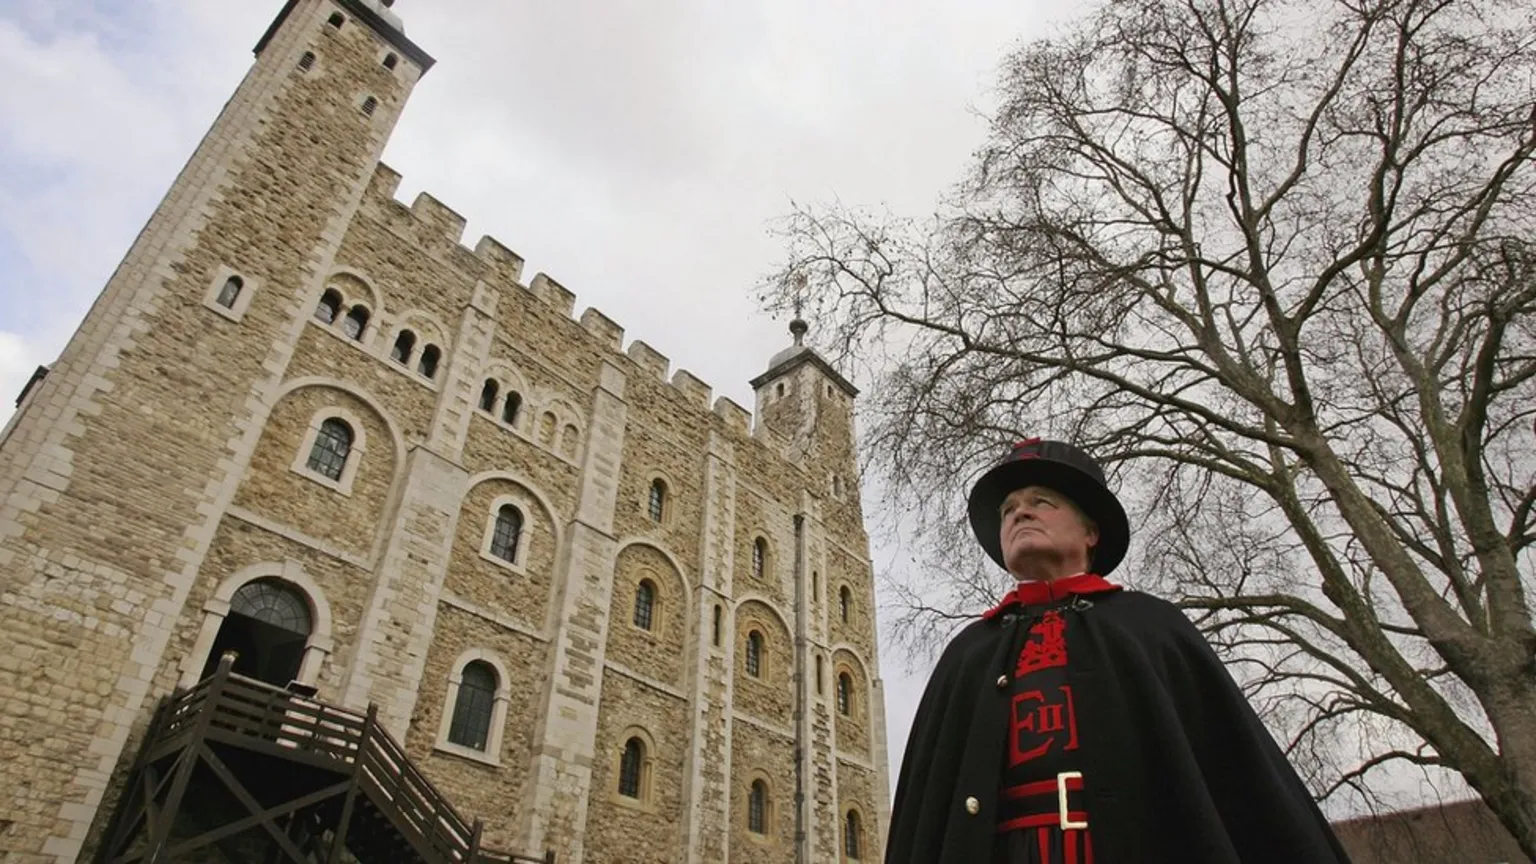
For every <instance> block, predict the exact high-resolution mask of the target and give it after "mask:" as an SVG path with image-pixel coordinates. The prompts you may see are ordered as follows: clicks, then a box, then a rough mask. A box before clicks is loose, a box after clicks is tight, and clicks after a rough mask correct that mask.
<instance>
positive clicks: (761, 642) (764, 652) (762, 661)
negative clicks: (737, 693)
mask: <svg viewBox="0 0 1536 864" xmlns="http://www.w3.org/2000/svg"><path fill="white" fill-rule="evenodd" d="M742 629H743V630H746V631H747V634H746V635H745V636H743V637H742V640H741V674H743V675H745V676H747V677H748V678H751V679H752V680H754V681H766V680H767V679H768V636H767V635H766V634H765V633H764V632H763V631H764V630H766V629H768V628H766V627H764V626H763V625H762V624H760V623H758V622H756V621H749V622H746V625H745V626H744V627H743V628H742ZM753 634H756V635H757V645H758V651H757V674H755V675H754V674H753V673H752V671H751V670H750V669H748V668H747V652H748V649H749V646H750V645H751V644H752V636H753Z"/></svg>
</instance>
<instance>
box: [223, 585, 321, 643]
mask: <svg viewBox="0 0 1536 864" xmlns="http://www.w3.org/2000/svg"><path fill="white" fill-rule="evenodd" d="M229 611H231V612H236V613H239V614H241V615H244V616H246V617H248V618H255V619H256V620H257V621H261V622H263V623H265V624H271V625H272V626H273V627H281V628H282V629H284V630H287V631H288V632H289V633H303V634H304V635H305V636H308V635H309V630H310V619H309V603H307V602H305V600H304V598H303V597H300V596H299V594H298V592H297V591H294V590H292V589H291V588H289V587H287V586H286V585H285V584H283V583H282V582H279V581H277V580H276V579H257V580H256V581H254V582H247V583H245V584H244V585H241V586H240V590H238V591H236V592H235V596H233V597H231V598H229Z"/></svg>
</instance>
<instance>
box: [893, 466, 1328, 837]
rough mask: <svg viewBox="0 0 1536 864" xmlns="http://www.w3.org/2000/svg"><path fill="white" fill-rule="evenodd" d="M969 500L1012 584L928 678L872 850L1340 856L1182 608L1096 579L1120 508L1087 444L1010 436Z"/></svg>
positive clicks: (1121, 546)
mask: <svg viewBox="0 0 1536 864" xmlns="http://www.w3.org/2000/svg"><path fill="white" fill-rule="evenodd" d="M969 514H970V521H971V527H972V530H974V531H975V533H976V539H977V541H978V542H980V543H981V545H982V548H984V549H985V550H986V552H987V554H988V555H989V556H990V557H991V558H992V560H993V561H995V562H997V563H998V565H999V566H1001V567H1003V568H1005V569H1007V570H1008V571H1009V572H1010V573H1011V574H1012V575H1013V576H1014V578H1015V579H1016V580H1017V584H1016V586H1015V587H1014V589H1013V591H1011V592H1010V593H1009V594H1008V595H1007V596H1006V597H1004V598H1003V600H1002V602H1001V603H999V604H998V605H997V606H996V607H995V608H994V609H992V610H991V611H989V612H987V613H985V614H983V615H982V616H981V618H980V619H979V620H977V621H975V622H973V623H971V624H970V625H968V626H967V627H966V628H965V629H964V630H962V631H961V632H960V634H959V635H958V636H956V637H955V639H954V641H953V642H951V643H950V645H949V646H948V648H946V650H945V652H944V655H943V657H941V658H940V660H939V663H938V666H937V667H935V669H934V671H933V675H932V677H931V678H930V679H929V681H928V687H927V690H926V691H925V692H924V694H923V699H922V702H921V703H920V704H919V705H918V709H917V716H916V717H915V718H914V720H913V724H912V732H911V736H910V737H909V739H908V741H907V751H906V756H905V757H904V758H903V760H902V766H901V776H900V779H899V780H898V782H897V787H896V800H895V806H894V808H893V810H892V813H891V831H890V838H889V841H888V843H887V846H886V862H887V864H908V862H910V864H985V862H992V864H1092V862H1098V864H1141V862H1147V864H1158V862H1179V864H1255V862H1274V864H1282V862H1283V864H1330V862H1346V861H1348V858H1347V856H1346V855H1345V853H1344V851H1343V850H1342V849H1341V848H1340V846H1339V843H1338V841H1337V839H1336V838H1335V837H1334V836H1333V832H1332V831H1331V830H1330V829H1329V827H1328V824H1327V822H1326V821H1325V820H1324V819H1323V816H1322V814H1321V812H1319V810H1318V808H1317V805H1316V804H1315V803H1314V802H1313V800H1312V797H1311V795H1310V794H1308V792H1307V789H1306V787H1305V786H1304V785H1303V784H1302V782H1301V780H1300V778H1298V777H1297V775H1296V772H1295V770H1294V769H1293V768H1292V767H1291V766H1290V764H1289V763H1288V762H1287V761H1286V759H1285V755H1284V754H1283V753H1282V752H1281V751H1280V749H1279V747H1278V746H1276V744H1275V741H1274V739H1273V738H1272V737H1271V736H1270V735H1269V733H1268V732H1267V731H1266V730H1265V728H1264V726H1263V724H1262V723H1260V721H1259V719H1258V717H1257V715H1256V714H1255V713H1254V712H1253V709H1252V708H1251V707H1250V706H1249V705H1248V702H1247V700H1246V699H1244V698H1243V695H1242V692H1241V691H1240V690H1239V689H1238V687H1237V685H1236V684H1235V683H1234V682H1233V680H1232V678H1231V676H1230V675H1229V674H1228V673H1227V671H1226V668H1225V667H1223V666H1222V664H1221V662H1220V661H1219V660H1218V659H1217V657H1216V655H1215V653H1214V652H1213V651H1212V650H1211V648H1210V646H1209V645H1208V644H1207V643H1206V642H1205V640H1204V638H1203V637H1202V636H1201V635H1200V633H1199V631H1198V630H1197V629H1196V628H1195V627H1194V625H1193V624H1191V623H1190V621H1189V619H1187V618H1185V617H1184V615H1183V614H1182V613H1181V612H1179V610H1178V609H1177V608H1176V607H1174V606H1173V605H1172V604H1170V603H1167V602H1166V601H1163V600H1159V599H1157V598H1154V597H1152V596H1151V595H1148V594H1142V593H1139V592H1134V591H1125V590H1122V589H1121V588H1120V587H1119V586H1117V585H1114V584H1111V583H1110V582H1108V581H1106V580H1105V579H1103V578H1102V577H1103V576H1104V575H1107V574H1109V573H1110V572H1111V571H1113V570H1114V569H1115V567H1116V566H1117V565H1119V563H1120V560H1121V559H1122V558H1123V557H1124V556H1125V552H1126V548H1127V547H1128V546H1129V543H1130V526H1129V524H1128V522H1127V520H1126V516H1125V510H1124V509H1123V508H1122V507H1121V506H1120V502H1119V501H1118V500H1117V499H1116V498H1115V496H1114V494H1113V493H1112V492H1110V491H1109V489H1108V487H1107V486H1106V485H1105V482H1104V473H1103V471H1102V470H1101V469H1100V467H1099V466H1098V464H1097V463H1095V462H1094V461H1093V460H1092V459H1091V458H1089V457H1088V455H1087V454H1085V453H1083V452H1082V451H1081V450H1079V449H1078V448H1076V447H1074V446H1072V445H1070V444H1066V443H1062V442H1057V441H1041V440H1039V439H1031V440H1029V441H1025V442H1023V443H1020V444H1017V445H1015V446H1014V447H1013V449H1012V450H1011V451H1010V452H1009V453H1008V455H1007V456H1006V457H1005V458H1004V459H1003V460H1002V462H1001V463H1000V464H998V465H997V466H995V467H994V468H992V469H991V470H990V471H988V472H987V473H986V474H985V475H983V476H982V477H981V479H980V480H978V481H977V483H976V485H975V487H974V488H973V489H972V490H971V494H970V499H969Z"/></svg>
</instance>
